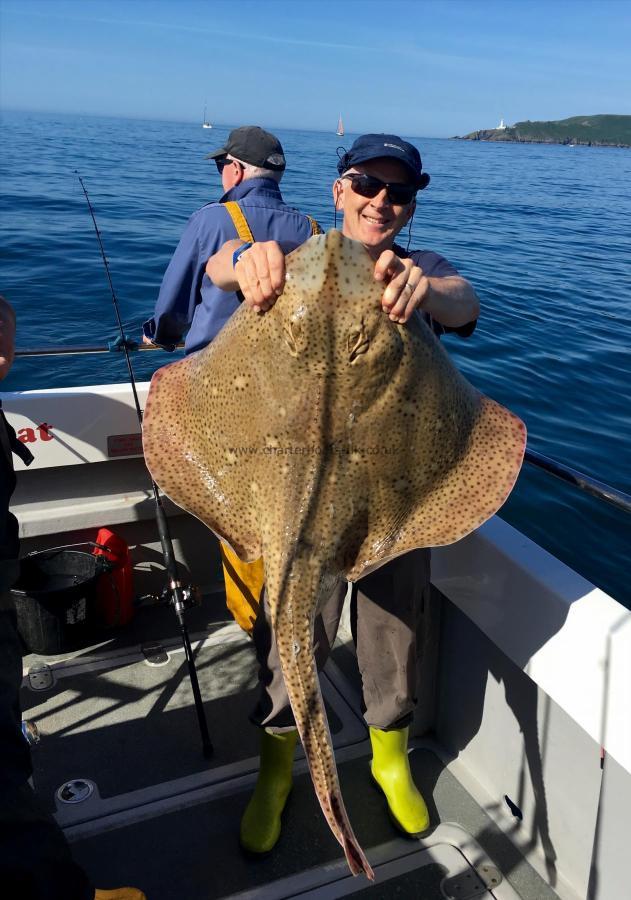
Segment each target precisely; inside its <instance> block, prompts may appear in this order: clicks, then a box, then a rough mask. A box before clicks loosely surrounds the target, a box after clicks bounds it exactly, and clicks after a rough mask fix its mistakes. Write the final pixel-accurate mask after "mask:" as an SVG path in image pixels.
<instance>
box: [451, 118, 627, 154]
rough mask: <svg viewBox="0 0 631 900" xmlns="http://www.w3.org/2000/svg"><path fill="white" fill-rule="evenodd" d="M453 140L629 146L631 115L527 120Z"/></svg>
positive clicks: (475, 132)
mask: <svg viewBox="0 0 631 900" xmlns="http://www.w3.org/2000/svg"><path fill="white" fill-rule="evenodd" d="M452 140H456V141H509V142H517V143H528V144H581V145H584V146H588V147H631V116H614V115H598V116H573V117H572V118H570V119H559V120H556V121H551V122H531V121H530V120H528V121H526V122H516V123H515V125H511V126H508V127H505V128H486V129H481V130H480V131H472V132H471V133H470V134H466V135H463V136H459V135H456V136H455V137H453V138H452Z"/></svg>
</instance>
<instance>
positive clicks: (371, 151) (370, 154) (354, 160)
mask: <svg viewBox="0 0 631 900" xmlns="http://www.w3.org/2000/svg"><path fill="white" fill-rule="evenodd" d="M342 149H343V148H342ZM338 152H339V151H338ZM384 156H385V157H388V158H389V159H398V160H399V162H402V163H403V165H404V166H406V167H407V168H408V169H409V171H410V173H411V175H412V178H413V179H414V181H415V183H416V187H417V189H418V190H419V191H422V190H423V189H424V188H426V187H427V185H428V184H429V175H428V174H427V172H422V171H421V169H422V163H421V154H420V153H419V152H418V150H417V149H416V147H414V146H413V144H409V143H408V142H407V141H404V140H402V139H401V138H400V137H397V135H396V134H362V136H361V137H358V138H357V140H356V141H355V143H354V144H353V146H352V147H351V149H350V150H345V151H344V154H343V155H342V156H340V161H339V162H338V164H337V171H338V172H339V173H340V175H343V174H344V172H348V170H349V169H352V167H353V166H357V165H359V164H360V163H364V162H368V161H369V160H371V159H381V158H382V157H384Z"/></svg>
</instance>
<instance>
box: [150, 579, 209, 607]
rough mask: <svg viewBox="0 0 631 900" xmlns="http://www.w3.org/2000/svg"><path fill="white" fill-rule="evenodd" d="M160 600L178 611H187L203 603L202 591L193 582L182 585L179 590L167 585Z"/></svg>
mask: <svg viewBox="0 0 631 900" xmlns="http://www.w3.org/2000/svg"><path fill="white" fill-rule="evenodd" d="M160 601H161V602H162V603H168V604H170V605H171V606H173V607H174V608H175V611H176V612H186V610H187V609H194V607H196V606H201V605H202V592H201V591H200V589H199V588H198V587H197V586H196V585H193V584H187V585H184V586H180V588H179V590H177V589H175V588H171V587H169V586H168V585H167V586H166V587H165V588H164V589H163V591H162V593H161V594H160Z"/></svg>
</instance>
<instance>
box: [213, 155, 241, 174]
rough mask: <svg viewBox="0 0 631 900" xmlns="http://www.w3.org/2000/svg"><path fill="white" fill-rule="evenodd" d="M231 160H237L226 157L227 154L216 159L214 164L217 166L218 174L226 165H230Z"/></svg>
mask: <svg viewBox="0 0 631 900" xmlns="http://www.w3.org/2000/svg"><path fill="white" fill-rule="evenodd" d="M233 162H237V160H236V159H228V157H227V156H222V158H221V159H216V160H215V165H216V166H217V171H218V172H219V174H220V175H221V174H222V172H223V170H224V169H225V168H226V166H230V165H232V163H233ZM237 165H239V166H240V165H241V163H237ZM241 168H243V166H241Z"/></svg>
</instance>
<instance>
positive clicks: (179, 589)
mask: <svg viewBox="0 0 631 900" xmlns="http://www.w3.org/2000/svg"><path fill="white" fill-rule="evenodd" d="M75 174H76V176H77V178H78V179H79V183H80V184H81V187H82V188H83V193H84V194H85V199H86V201H87V204H88V209H89V210H90V215H91V216H92V223H93V225H94V231H95V232H96V238H97V240H98V242H99V248H100V250H101V257H102V259H103V265H104V266H105V272H106V274H107V280H108V283H109V286H110V292H111V294H112V301H113V303H114V311H115V313H116V321H117V322H118V329H119V332H120V340H119V341H117V343H118V344H119V346H120V349H122V350H123V351H124V353H125V359H126V361H127V369H128V370H129V381H130V384H131V389H132V393H133V395H134V404H135V406H136V415H137V417H138V424H139V425H140V430H141V431H142V409H141V408H140V401H139V399H138V391H137V390H136V379H135V378H134V370H133V368H132V364H131V357H130V355H129V350H130V343H131V342H130V340H129V338H128V337H127V336H126V335H125V332H124V330H123V323H122V321H121V316H120V310H119V306H118V300H117V299H116V293H115V291H114V285H113V284H112V277H111V275H110V267H109V265H108V263H107V257H106V256H105V250H104V249H103V241H102V240H101V233H100V231H99V228H98V225H97V224H96V217H95V215H94V210H93V208H92V204H91V203H90V197H89V196H88V192H87V190H86V186H85V184H84V183H83V179H82V178H81V176H80V175H79V173H78V172H76V171H75ZM117 349H118V348H117ZM150 477H151V476H150ZM151 487H152V490H153V499H154V501H155V510H156V523H157V526H158V534H159V535H160V544H161V545H162V556H163V557H164V566H165V569H166V573H167V591H168V593H169V598H170V603H171V606H172V607H173V609H174V610H175V615H176V616H177V620H178V624H179V626H180V634H181V637H182V643H183V644H184V653H185V655H186V662H187V663H188V674H189V678H190V681H191V688H192V690H193V697H194V700H195V710H196V712H197V720H198V722H199V730H200V733H201V737H202V749H203V753H204V756H205V757H206V758H209V757H211V756H212V754H213V745H212V743H211V740H210V735H209V733H208V725H207V724H206V716H205V714H204V705H203V703H202V695H201V693H200V690H199V681H198V679H197V670H196V668H195V660H194V657H193V651H192V649H191V642H190V639H189V636H188V630H187V628H186V622H185V621H184V612H185V611H186V610H187V609H189V608H190V607H191V606H194V605H195V601H194V599H193V591H192V589H191V587H190V586H187V587H183V586H182V582H181V581H180V576H179V572H178V565H177V560H176V559H175V552H174V550H173V542H172V540H171V535H170V533H169V526H168V523H167V517H166V515H165V512H164V507H163V505H162V498H161V497H160V492H159V490H158V486H157V484H156V483H155V481H154V480H153V478H151Z"/></svg>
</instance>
